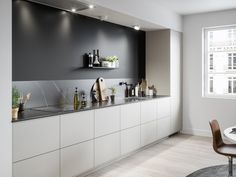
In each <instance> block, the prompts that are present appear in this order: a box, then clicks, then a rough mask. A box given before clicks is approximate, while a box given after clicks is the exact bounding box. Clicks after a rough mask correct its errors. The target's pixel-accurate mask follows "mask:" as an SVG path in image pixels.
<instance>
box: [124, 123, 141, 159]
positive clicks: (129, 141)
mask: <svg viewBox="0 0 236 177" xmlns="http://www.w3.org/2000/svg"><path fill="white" fill-rule="evenodd" d="M140 138H141V137H140V126H137V127H133V128H129V129H126V130H123V131H121V154H122V155H124V154H127V153H130V152H132V151H134V150H137V149H138V148H140V143H141V142H140V140H141V139H140Z"/></svg>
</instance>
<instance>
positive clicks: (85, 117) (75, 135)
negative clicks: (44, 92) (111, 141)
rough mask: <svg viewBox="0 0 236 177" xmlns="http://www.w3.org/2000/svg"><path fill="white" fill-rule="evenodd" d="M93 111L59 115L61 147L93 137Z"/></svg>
mask: <svg viewBox="0 0 236 177" xmlns="http://www.w3.org/2000/svg"><path fill="white" fill-rule="evenodd" d="M93 136H94V111H84V112H79V113H73V114H66V115H62V116H61V147H65V146H70V145H72V144H76V143H80V142H83V141H87V140H90V139H93Z"/></svg>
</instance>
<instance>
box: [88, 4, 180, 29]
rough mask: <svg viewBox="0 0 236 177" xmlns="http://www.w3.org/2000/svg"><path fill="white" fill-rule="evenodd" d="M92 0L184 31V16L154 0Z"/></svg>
mask: <svg viewBox="0 0 236 177" xmlns="http://www.w3.org/2000/svg"><path fill="white" fill-rule="evenodd" d="M85 1H88V0H85ZM90 2H94V3H95V4H97V5H99V6H102V7H105V8H108V9H111V10H114V11H117V12H120V13H123V14H126V15H130V16H133V17H136V18H139V19H142V20H144V21H148V22H151V23H154V24H158V25H161V26H164V27H166V28H170V29H173V30H176V31H182V17H181V16H180V15H178V14H177V13H175V12H173V11H170V10H169V9H167V8H165V7H163V6H161V5H160V4H158V2H156V1H153V0H146V1H145V2H144V1H143V0H129V1H127V0H90Z"/></svg>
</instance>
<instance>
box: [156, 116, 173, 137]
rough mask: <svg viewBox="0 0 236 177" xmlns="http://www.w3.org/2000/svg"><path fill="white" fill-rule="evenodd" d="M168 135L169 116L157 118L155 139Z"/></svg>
mask: <svg viewBox="0 0 236 177" xmlns="http://www.w3.org/2000/svg"><path fill="white" fill-rule="evenodd" d="M169 135H170V117H165V118H162V119H159V120H157V139H162V138H165V137H167V136H169Z"/></svg>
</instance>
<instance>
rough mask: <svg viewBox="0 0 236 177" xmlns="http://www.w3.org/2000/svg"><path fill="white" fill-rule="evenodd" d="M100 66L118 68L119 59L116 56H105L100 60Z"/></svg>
mask: <svg viewBox="0 0 236 177" xmlns="http://www.w3.org/2000/svg"><path fill="white" fill-rule="evenodd" d="M102 66H103V67H110V68H119V58H118V57H117V56H107V57H105V58H104V59H103V60H102Z"/></svg>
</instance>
